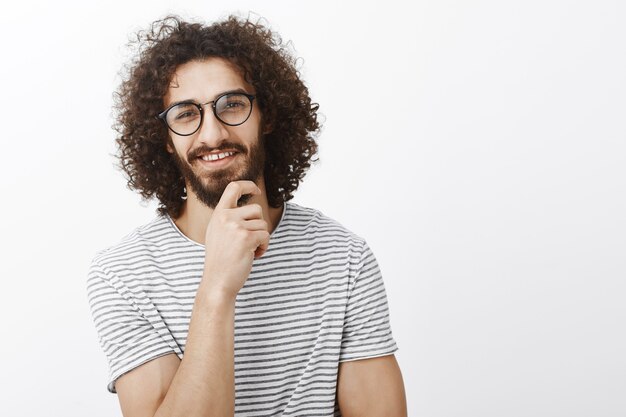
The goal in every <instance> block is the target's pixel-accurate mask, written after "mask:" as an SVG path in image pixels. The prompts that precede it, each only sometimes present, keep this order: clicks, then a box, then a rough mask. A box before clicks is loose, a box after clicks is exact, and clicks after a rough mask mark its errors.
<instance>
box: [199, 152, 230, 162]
mask: <svg viewBox="0 0 626 417" xmlns="http://www.w3.org/2000/svg"><path fill="white" fill-rule="evenodd" d="M234 154H235V153H234V152H220V153H218V154H215V153H211V154H208V155H204V156H202V160H203V161H217V160H218V159H224V158H226V157H227V156H231V155H234Z"/></svg>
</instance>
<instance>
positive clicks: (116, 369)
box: [87, 261, 175, 393]
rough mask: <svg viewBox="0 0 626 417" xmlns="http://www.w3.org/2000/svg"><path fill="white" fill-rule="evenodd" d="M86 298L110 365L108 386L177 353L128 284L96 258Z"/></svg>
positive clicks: (90, 274)
mask: <svg viewBox="0 0 626 417" xmlns="http://www.w3.org/2000/svg"><path fill="white" fill-rule="evenodd" d="M87 298H88V301H89V307H90V310H91V315H92V318H93V321H94V324H95V326H96V332H97V334H98V339H99V342H100V346H101V347H102V350H103V351H104V353H105V355H106V358H107V361H108V365H109V382H108V384H107V389H108V391H109V392H111V393H116V392H117V391H116V390H115V381H116V380H117V378H119V377H120V376H122V375H123V374H125V373H126V372H129V371H131V370H132V369H134V368H136V367H138V366H139V365H142V364H144V363H146V362H148V361H150V360H152V359H156V358H157V357H159V356H164V355H167V354H170V353H175V349H173V348H172V346H171V345H169V344H168V343H167V342H166V341H165V340H164V339H163V337H162V336H161V335H160V333H159V331H157V329H155V327H154V326H153V324H152V323H151V322H150V321H149V320H148V319H147V318H146V315H145V314H144V312H143V311H141V310H140V309H139V307H138V304H139V303H138V302H136V300H135V299H134V298H133V295H132V293H131V292H130V291H128V289H127V288H126V286H125V285H124V284H123V283H122V282H121V281H120V280H119V279H117V278H116V277H115V276H114V275H112V274H110V273H107V272H106V271H105V270H104V269H103V268H102V267H101V266H100V265H98V264H97V263H96V262H95V261H94V262H92V264H91V266H90V268H89V272H88V278H87Z"/></svg>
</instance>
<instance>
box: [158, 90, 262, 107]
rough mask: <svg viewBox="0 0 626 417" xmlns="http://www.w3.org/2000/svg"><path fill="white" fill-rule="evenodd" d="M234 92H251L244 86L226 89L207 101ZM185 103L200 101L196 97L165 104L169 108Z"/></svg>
mask: <svg viewBox="0 0 626 417" xmlns="http://www.w3.org/2000/svg"><path fill="white" fill-rule="evenodd" d="M233 93H244V94H250V93H248V92H247V91H246V90H244V89H243V88H236V89H234V90H226V91H222V92H221V93H217V94H216V95H215V96H214V97H213V100H209V101H208V102H207V103H210V102H211V101H215V100H216V99H217V98H218V97H221V96H223V95H225V94H233ZM183 103H185V104H186V103H198V101H196V100H194V99H191V98H189V99H185V100H178V101H175V102H173V103H170V104H168V105H167V106H165V108H166V109H169V108H170V107H174V106H176V105H178V104H183Z"/></svg>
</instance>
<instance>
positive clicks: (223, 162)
mask: <svg viewBox="0 0 626 417" xmlns="http://www.w3.org/2000/svg"><path fill="white" fill-rule="evenodd" d="M238 155H239V152H235V153H234V154H233V155H230V156H227V157H225V158H222V159H216V160H215V161H205V160H204V159H202V158H200V157H198V158H196V160H197V161H198V162H199V163H200V165H202V166H203V167H206V168H212V169H215V168H224V167H225V166H227V165H229V164H230V163H231V162H233V161H234V160H235V158H236V157H237V156H238Z"/></svg>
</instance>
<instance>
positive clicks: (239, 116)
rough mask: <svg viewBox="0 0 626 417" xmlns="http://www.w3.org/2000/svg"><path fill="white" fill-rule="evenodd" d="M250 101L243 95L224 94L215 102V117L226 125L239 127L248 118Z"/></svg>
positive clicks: (250, 108) (250, 109) (250, 110)
mask: <svg viewBox="0 0 626 417" xmlns="http://www.w3.org/2000/svg"><path fill="white" fill-rule="evenodd" d="M251 112H252V101H250V98H249V97H248V96H246V95H245V94H237V93H234V94H226V95H224V96H222V97H220V98H219V100H217V101H216V102H215V113H216V114H217V117H218V118H219V119H220V120H221V121H222V122H224V123H226V124H227V125H232V126H236V125H240V124H242V123H243V122H245V121H246V120H248V117H249V116H250V113H251Z"/></svg>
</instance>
